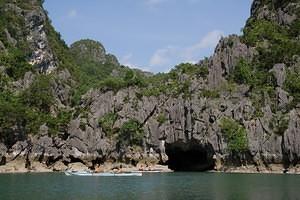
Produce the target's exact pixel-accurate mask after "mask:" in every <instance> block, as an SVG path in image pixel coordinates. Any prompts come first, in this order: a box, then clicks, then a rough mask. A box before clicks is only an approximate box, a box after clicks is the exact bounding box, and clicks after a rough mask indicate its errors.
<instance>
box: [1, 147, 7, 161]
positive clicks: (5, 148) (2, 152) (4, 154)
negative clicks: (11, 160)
mask: <svg viewBox="0 0 300 200" xmlns="http://www.w3.org/2000/svg"><path fill="white" fill-rule="evenodd" d="M6 152H7V147H6V146H5V145H4V144H3V143H0V165H4V164H5V163H6Z"/></svg>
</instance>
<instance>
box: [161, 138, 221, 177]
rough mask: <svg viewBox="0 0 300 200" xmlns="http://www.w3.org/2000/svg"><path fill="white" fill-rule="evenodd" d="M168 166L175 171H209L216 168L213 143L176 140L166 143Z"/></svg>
mask: <svg viewBox="0 0 300 200" xmlns="http://www.w3.org/2000/svg"><path fill="white" fill-rule="evenodd" d="M166 154H167V155H168V157H169V159H168V166H169V168H170V169H172V170H174V171H207V170H212V169H214V166H215V161H214V159H213V155H214V151H213V148H212V146H211V145H208V144H206V145H203V144H197V143H183V142H176V143H172V144H166Z"/></svg>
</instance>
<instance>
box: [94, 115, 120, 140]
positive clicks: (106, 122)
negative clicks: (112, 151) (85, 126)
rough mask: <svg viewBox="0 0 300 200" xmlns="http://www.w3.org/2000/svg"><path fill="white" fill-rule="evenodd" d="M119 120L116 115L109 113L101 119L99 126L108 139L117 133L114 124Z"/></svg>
mask: <svg viewBox="0 0 300 200" xmlns="http://www.w3.org/2000/svg"><path fill="white" fill-rule="evenodd" d="M117 119H118V115H117V114H116V113H113V112H111V113H107V114H105V115H104V116H103V117H102V118H101V119H99V125H100V127H101V128H102V130H103V131H104V132H105V133H106V135H107V136H108V137H111V136H113V135H114V134H115V133H116V130H115V129H114V124H115V122H116V121H117Z"/></svg>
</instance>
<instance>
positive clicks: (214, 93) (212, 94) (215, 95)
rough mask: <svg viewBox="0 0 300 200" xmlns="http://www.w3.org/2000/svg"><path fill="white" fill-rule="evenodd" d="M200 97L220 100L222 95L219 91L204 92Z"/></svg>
mask: <svg viewBox="0 0 300 200" xmlns="http://www.w3.org/2000/svg"><path fill="white" fill-rule="evenodd" d="M200 97H206V98H213V99H214V98H219V97H220V93H219V91H218V90H202V91H201V93H200Z"/></svg>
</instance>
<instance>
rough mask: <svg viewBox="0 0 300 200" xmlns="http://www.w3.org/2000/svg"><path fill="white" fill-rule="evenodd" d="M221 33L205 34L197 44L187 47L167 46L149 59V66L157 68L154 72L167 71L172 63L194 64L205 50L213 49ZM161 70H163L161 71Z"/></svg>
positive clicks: (217, 31) (215, 31)
mask: <svg viewBox="0 0 300 200" xmlns="http://www.w3.org/2000/svg"><path fill="white" fill-rule="evenodd" d="M222 35H224V34H223V32H222V31H219V30H214V31H211V32H209V33H207V34H206V35H205V36H204V37H203V38H202V39H201V40H200V41H199V42H198V43H195V44H193V45H190V46H187V47H175V46H168V47H165V48H161V49H158V50H156V51H155V52H154V54H153V55H152V57H151V58H150V61H149V65H150V66H151V67H152V68H156V69H157V68H159V70H155V71H167V70H168V69H169V68H170V67H172V66H170V65H171V63H174V61H179V62H190V63H196V62H197V61H198V60H200V59H201V54H202V53H203V51H205V50H207V49H211V48H214V47H215V46H216V44H217V43H218V41H219V40H220V38H221V37H222ZM162 68H164V69H163V70H162Z"/></svg>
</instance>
